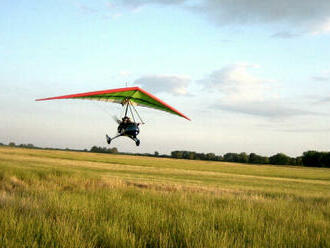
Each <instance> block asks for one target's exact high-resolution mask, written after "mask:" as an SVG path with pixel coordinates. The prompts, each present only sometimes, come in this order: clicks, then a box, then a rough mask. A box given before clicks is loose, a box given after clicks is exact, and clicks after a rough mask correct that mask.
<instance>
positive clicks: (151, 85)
mask: <svg viewBox="0 0 330 248" xmlns="http://www.w3.org/2000/svg"><path fill="white" fill-rule="evenodd" d="M190 82H191V79H190V78H189V77H187V76H181V75H146V76H142V77H140V78H138V79H137V80H135V83H136V84H138V85H141V86H142V87H143V88H146V89H150V90H151V91H152V92H154V93H161V92H165V93H170V94H173V95H187V94H188V92H187V87H188V85H189V83H190Z"/></svg>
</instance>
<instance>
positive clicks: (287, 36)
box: [271, 31, 300, 39]
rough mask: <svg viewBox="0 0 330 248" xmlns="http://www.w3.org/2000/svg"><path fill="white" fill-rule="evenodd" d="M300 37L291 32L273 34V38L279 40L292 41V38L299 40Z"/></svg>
mask: <svg viewBox="0 0 330 248" xmlns="http://www.w3.org/2000/svg"><path fill="white" fill-rule="evenodd" d="M299 36H300V34H294V33H291V32H287V31H282V32H277V33H275V34H273V35H272V36H271V37H272V38H278V39H292V38H297V37H299Z"/></svg>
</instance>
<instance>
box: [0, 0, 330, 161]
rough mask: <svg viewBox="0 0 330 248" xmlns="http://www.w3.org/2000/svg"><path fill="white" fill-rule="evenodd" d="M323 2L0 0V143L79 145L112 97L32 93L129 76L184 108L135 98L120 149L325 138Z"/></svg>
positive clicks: (290, 148) (107, 122)
mask: <svg viewBox="0 0 330 248" xmlns="http://www.w3.org/2000/svg"><path fill="white" fill-rule="evenodd" d="M329 44H330V2H329V1H327V0H317V1H308V0H300V1H298V0H291V1H282V0H281V1H280V0H277V1H275V0H274V1H273V0H270V1H267V2H264V1H261V0H253V1H249V4H247V1H244V0H237V1H226V0H219V1H211V0H196V1H193V0H190V1H188V0H173V1H168V0H145V1H141V0H126V1H119V0H117V1H101V0H100V1H79V0H77V1H75V0H74V1H68V0H66V1H64V0H56V1H55V0H54V1H24V0H21V1H16V2H15V4H14V3H13V2H12V1H9V0H2V1H0V85H1V91H0V114H1V116H2V118H1V119H0V142H3V143H8V142H9V141H14V142H16V143H34V144H35V145H39V146H51V147H61V148H65V147H70V148H89V147H91V146H92V145H99V146H105V145H106V144H105V139H104V135H105V133H109V134H110V135H113V134H114V133H115V129H116V124H115V123H114V122H113V121H112V118H111V116H112V115H118V114H120V112H121V110H120V106H117V105H114V104H105V103H94V102H85V101H53V102H47V103H46V102H35V101H34V99H36V98H42V97H48V96H56V95H64V94H70V93H78V92H85V91H94V90H103V89H111V88H119V87H123V86H125V83H126V82H127V83H128V85H129V86H133V85H138V86H141V87H143V88H144V89H145V90H147V91H149V92H151V93H153V94H155V95H157V96H158V97H160V98H161V99H163V100H164V101H166V102H168V103H169V104H171V105H173V106H174V107H176V108H177V109H179V110H180V111H181V112H183V113H184V114H186V115H188V116H189V117H191V119H192V121H191V122H188V121H186V120H184V119H180V118H178V117H176V116H171V115H169V114H167V113H162V112H157V111H152V110H149V109H143V108H141V109H140V112H141V114H142V116H143V117H144V119H146V122H147V124H146V125H144V126H143V127H142V130H141V135H140V138H141V141H142V142H141V146H140V147H139V148H137V147H135V146H134V143H133V142H130V141H129V140H128V139H125V138H123V139H118V140H117V141H116V142H114V144H113V146H116V147H118V148H119V150H120V151H127V152H154V151H156V150H157V151H159V152H160V153H168V152H170V151H172V150H176V149H180V150H195V151H200V152H214V153H216V154H223V153H225V152H242V151H245V152H256V153H259V154H264V155H270V154H274V153H277V152H284V153H287V154H289V155H293V156H296V155H300V154H301V153H302V152H303V151H306V150H309V149H317V150H329V147H330V126H329V120H330V118H329V112H330V111H329V106H330V96H329V93H330V86H329V84H330V65H329V55H330V45H329Z"/></svg>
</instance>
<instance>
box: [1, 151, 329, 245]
mask: <svg viewBox="0 0 330 248" xmlns="http://www.w3.org/2000/svg"><path fill="white" fill-rule="evenodd" d="M272 171H273V172H274V174H272V173H271V172H272ZM329 174H330V170H328V169H318V168H303V167H297V168H294V167H276V168H275V167H273V166H255V165H239V164H227V163H214V162H211V163H208V162H202V161H185V160H172V159H156V158H148V157H133V156H122V155H107V154H92V153H78V152H62V151H45V150H28V149H17V148H6V147H1V148H0V247H330V236H329V233H330V230H329V229H330V203H329V199H330V187H329V178H330V175H329ZM286 175H287V176H286Z"/></svg>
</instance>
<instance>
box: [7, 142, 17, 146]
mask: <svg viewBox="0 0 330 248" xmlns="http://www.w3.org/2000/svg"><path fill="white" fill-rule="evenodd" d="M8 145H9V146H16V144H15V142H10V143H9V144H8Z"/></svg>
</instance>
